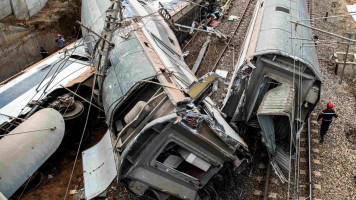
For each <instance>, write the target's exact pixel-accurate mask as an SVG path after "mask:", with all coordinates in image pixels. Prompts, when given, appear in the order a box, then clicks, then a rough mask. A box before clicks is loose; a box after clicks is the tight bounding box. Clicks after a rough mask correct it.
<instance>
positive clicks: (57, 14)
mask: <svg viewBox="0 0 356 200" xmlns="http://www.w3.org/2000/svg"><path fill="white" fill-rule="evenodd" d="M81 2H82V1H81V0H49V1H48V2H47V3H46V5H45V6H44V7H43V9H42V10H41V11H40V12H38V13H37V14H36V15H34V16H32V17H31V18H30V19H28V20H18V19H16V17H15V16H14V15H9V16H8V17H6V18H5V19H3V20H1V22H3V23H7V24H13V25H20V26H23V27H26V28H29V29H32V30H34V31H43V32H46V33H53V34H58V33H60V34H61V35H63V36H64V37H65V38H66V39H67V41H68V39H69V38H70V36H71V34H72V29H73V26H76V23H75V22H76V20H80V17H81V15H80V13H81V12H80V11H81V10H80V8H81Z"/></svg>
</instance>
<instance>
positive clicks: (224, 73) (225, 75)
mask: <svg viewBox="0 0 356 200" xmlns="http://www.w3.org/2000/svg"><path fill="white" fill-rule="evenodd" d="M215 73H216V74H217V75H219V76H221V77H222V78H223V79H226V78H227V74H228V73H229V72H228V71H226V70H221V69H217V70H216V71H215Z"/></svg>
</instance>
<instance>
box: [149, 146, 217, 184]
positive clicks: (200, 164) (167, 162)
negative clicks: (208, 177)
mask: <svg viewBox="0 0 356 200" xmlns="http://www.w3.org/2000/svg"><path fill="white" fill-rule="evenodd" d="M156 161H158V162H160V163H162V164H163V165H164V166H166V167H169V168H171V169H174V170H177V171H179V172H181V173H183V174H185V175H188V176H191V177H194V178H196V179H200V178H202V177H203V176H204V174H205V173H206V172H207V171H208V170H209V168H210V166H211V164H210V163H209V162H207V161H205V160H204V159H202V158H200V157H198V156H197V155H195V154H194V153H192V152H190V151H188V150H186V149H184V148H183V147H181V146H179V145H178V144H176V143H174V142H170V143H168V144H167V146H166V147H165V148H164V150H163V151H162V152H161V153H160V154H159V156H158V157H157V158H156Z"/></svg>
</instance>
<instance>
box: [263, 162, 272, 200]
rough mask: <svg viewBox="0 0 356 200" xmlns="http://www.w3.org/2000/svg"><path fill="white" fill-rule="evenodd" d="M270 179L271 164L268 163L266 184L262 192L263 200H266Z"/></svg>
mask: <svg viewBox="0 0 356 200" xmlns="http://www.w3.org/2000/svg"><path fill="white" fill-rule="evenodd" d="M270 177H271V164H270V163H269V162H268V168H267V174H266V182H265V189H264V192H263V200H268V190H269V182H270V181H269V179H270Z"/></svg>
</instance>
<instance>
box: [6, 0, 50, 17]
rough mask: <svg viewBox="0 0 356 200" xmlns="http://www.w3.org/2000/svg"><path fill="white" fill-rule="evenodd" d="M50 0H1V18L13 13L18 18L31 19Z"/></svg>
mask: <svg viewBox="0 0 356 200" xmlns="http://www.w3.org/2000/svg"><path fill="white" fill-rule="evenodd" d="M47 1H48V0H0V20H1V19H3V18H5V17H6V16H8V15H9V14H11V13H13V14H14V15H15V16H16V18H17V19H29V18H30V17H32V16H33V15H35V14H36V13H38V12H39V11H40V10H41V9H42V8H43V7H44V6H45V5H46V3H47Z"/></svg>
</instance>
